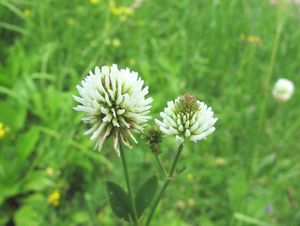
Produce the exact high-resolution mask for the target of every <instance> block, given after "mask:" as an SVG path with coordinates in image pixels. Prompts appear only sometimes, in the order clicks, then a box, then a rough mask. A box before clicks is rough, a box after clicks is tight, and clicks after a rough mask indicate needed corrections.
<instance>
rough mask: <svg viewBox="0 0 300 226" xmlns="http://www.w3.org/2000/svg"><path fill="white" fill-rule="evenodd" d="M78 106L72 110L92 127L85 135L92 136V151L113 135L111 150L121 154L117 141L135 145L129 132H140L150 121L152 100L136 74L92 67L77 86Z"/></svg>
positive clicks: (112, 67) (115, 68) (116, 69)
mask: <svg viewBox="0 0 300 226" xmlns="http://www.w3.org/2000/svg"><path fill="white" fill-rule="evenodd" d="M77 90H78V92H79V95H80V96H79V97H78V96H74V99H75V100H76V101H77V102H78V103H79V105H78V106H76V107H75V108H74V109H75V110H77V111H82V112H84V113H85V114H86V116H85V117H84V118H82V121H83V122H85V123H88V124H91V128H90V129H89V130H88V131H86V132H85V134H86V135H87V134H92V136H91V140H93V141H95V142H96V145H95V148H98V149H101V147H102V144H103V142H104V141H105V140H106V139H107V138H108V137H109V136H111V135H112V136H113V140H114V149H115V150H116V151H117V152H118V154H119V153H120V147H119V145H120V144H119V142H120V141H122V142H123V143H124V144H125V145H127V146H128V147H131V146H130V143H129V140H128V138H129V137H130V138H131V139H132V140H133V141H135V142H136V140H135V138H134V136H133V134H132V132H133V131H142V130H143V124H144V123H145V122H147V121H148V119H149V118H150V117H149V116H147V114H148V113H149V112H150V108H151V105H150V104H151V102H152V98H146V95H147V94H148V86H144V81H143V80H142V79H141V78H140V77H139V76H138V73H136V72H134V71H130V70H129V69H128V68H126V69H118V67H117V65H112V66H111V67H106V66H103V67H102V68H101V70H100V68H99V67H96V68H95V73H93V72H91V71H90V73H89V75H88V76H87V77H86V78H85V79H84V80H83V81H82V82H81V84H80V85H77Z"/></svg>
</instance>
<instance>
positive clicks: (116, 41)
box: [111, 38, 121, 48]
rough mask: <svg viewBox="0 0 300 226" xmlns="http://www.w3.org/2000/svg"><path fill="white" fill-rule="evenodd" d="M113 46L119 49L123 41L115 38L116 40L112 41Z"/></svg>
mask: <svg viewBox="0 0 300 226" xmlns="http://www.w3.org/2000/svg"><path fill="white" fill-rule="evenodd" d="M111 44H112V45H113V46H114V47H116V48H118V47H120V46H121V41H120V39H118V38H114V39H113V40H112V42H111Z"/></svg>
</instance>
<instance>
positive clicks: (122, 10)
mask: <svg viewBox="0 0 300 226" xmlns="http://www.w3.org/2000/svg"><path fill="white" fill-rule="evenodd" d="M109 8H110V11H111V13H112V14H113V15H115V16H119V17H120V20H121V21H125V20H127V19H128V17H129V16H132V15H133V14H134V9H133V8H131V7H127V6H117V5H116V2H115V1H114V0H110V1H109Z"/></svg>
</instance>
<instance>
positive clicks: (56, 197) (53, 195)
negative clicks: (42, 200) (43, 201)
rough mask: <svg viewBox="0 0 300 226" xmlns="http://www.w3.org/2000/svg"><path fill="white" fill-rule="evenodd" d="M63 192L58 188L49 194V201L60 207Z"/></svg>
mask: <svg viewBox="0 0 300 226" xmlns="http://www.w3.org/2000/svg"><path fill="white" fill-rule="evenodd" d="M60 198H61V194H60V192H59V191H58V190H55V191H54V192H52V193H51V194H50V195H49V196H48V203H49V204H50V205H52V206H54V207H58V206H59V204H60Z"/></svg>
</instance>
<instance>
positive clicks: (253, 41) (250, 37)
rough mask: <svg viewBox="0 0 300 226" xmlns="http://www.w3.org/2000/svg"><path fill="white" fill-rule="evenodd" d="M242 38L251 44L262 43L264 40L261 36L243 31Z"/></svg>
mask: <svg viewBox="0 0 300 226" xmlns="http://www.w3.org/2000/svg"><path fill="white" fill-rule="evenodd" d="M240 40H241V41H244V42H248V43H250V44H256V45H261V44H262V40H261V38H260V37H259V36H255V35H248V36H247V35H245V34H243V33H241V34H240Z"/></svg>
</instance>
